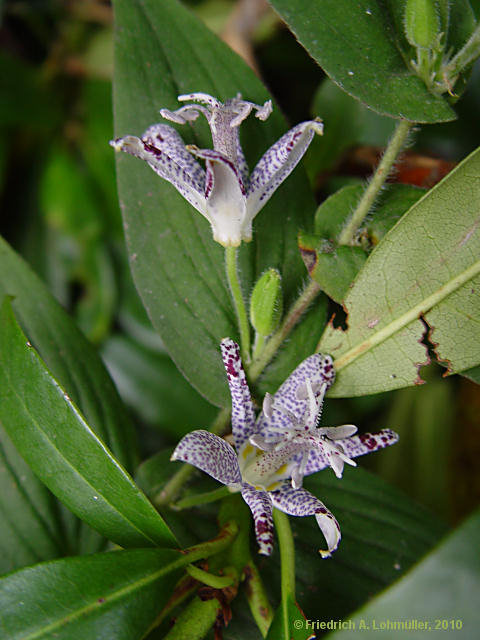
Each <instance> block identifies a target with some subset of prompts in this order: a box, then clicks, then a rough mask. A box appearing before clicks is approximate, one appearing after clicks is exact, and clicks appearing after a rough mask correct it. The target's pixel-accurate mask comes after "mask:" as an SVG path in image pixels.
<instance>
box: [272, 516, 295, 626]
mask: <svg viewBox="0 0 480 640" xmlns="http://www.w3.org/2000/svg"><path fill="white" fill-rule="evenodd" d="M273 520H274V522H275V531H276V532H277V537H278V546H279V550H280V584H281V588H282V609H283V626H284V629H285V631H286V634H285V635H286V637H287V634H288V637H289V627H290V622H289V617H288V601H289V600H292V599H293V600H295V544H294V542H293V535H292V529H291V527H290V522H289V520H288V516H287V515H285V514H284V513H283V512H282V511H279V510H278V509H274V510H273Z"/></svg>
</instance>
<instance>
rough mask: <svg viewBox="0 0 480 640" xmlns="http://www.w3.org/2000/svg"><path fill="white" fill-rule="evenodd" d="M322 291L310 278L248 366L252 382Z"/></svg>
mask: <svg viewBox="0 0 480 640" xmlns="http://www.w3.org/2000/svg"><path fill="white" fill-rule="evenodd" d="M320 291H321V289H320V286H319V285H318V284H317V283H316V282H314V281H313V280H310V282H309V283H308V285H307V286H306V287H305V289H304V290H303V293H302V294H301V295H300V296H299V298H298V299H297V300H296V301H295V303H294V305H293V306H292V307H291V309H290V311H289V312H288V313H287V315H286V317H285V319H284V321H283V322H282V324H281V325H280V328H279V329H278V330H277V331H276V332H275V333H274V334H273V335H272V336H271V337H270V338H269V339H268V342H267V343H266V344H265V346H264V347H263V349H262V351H261V353H260V355H259V356H258V358H256V359H255V360H254V361H253V362H252V364H251V366H250V367H249V368H248V374H249V379H250V380H251V381H252V382H254V381H255V380H256V379H257V378H258V377H259V375H260V374H261V373H262V371H263V370H264V369H265V367H266V366H267V364H268V363H269V362H270V360H271V359H272V358H273V356H274V355H275V354H276V352H277V351H278V349H279V347H280V346H281V344H282V342H283V341H284V340H285V338H286V337H287V336H288V335H289V334H290V332H291V331H292V329H293V328H294V326H295V325H296V324H297V322H298V321H299V320H300V318H301V317H302V315H303V314H304V313H305V311H306V310H307V309H308V307H309V306H310V304H311V303H312V302H313V300H314V299H315V298H316V297H317V295H318V294H319V293H320Z"/></svg>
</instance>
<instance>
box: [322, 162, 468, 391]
mask: <svg viewBox="0 0 480 640" xmlns="http://www.w3.org/2000/svg"><path fill="white" fill-rule="evenodd" d="M479 198H480V151H479V150H477V151H475V152H474V153H472V154H471V155H470V156H469V157H468V158H466V159H465V160H464V161H463V162H462V163H461V164H460V165H458V166H457V167H456V168H455V169H454V170H453V171H452V172H451V173H450V174H449V175H448V176H447V177H446V178H444V180H442V181H441V182H440V183H438V185H436V186H435V187H434V188H433V189H432V190H431V191H429V192H428V193H427V194H426V195H425V196H424V197H423V198H421V200H419V201H418V203H417V204H415V205H414V206H413V207H412V208H411V209H410V210H409V211H408V212H407V214H405V216H403V218H402V219H401V221H400V222H399V223H398V224H397V225H396V226H395V227H394V228H393V229H392V230H391V231H390V232H389V233H388V234H387V235H386V236H385V237H384V239H383V240H382V242H381V243H380V244H379V245H378V247H377V248H376V249H375V251H374V252H373V253H372V255H371V256H370V258H369V259H368V261H367V262H366V264H365V266H364V267H363V269H362V271H361V272H360V274H359V275H358V277H357V279H356V281H355V284H354V286H353V288H352V289H351V290H350V293H349V294H348V296H347V297H346V299H345V307H346V309H347V311H348V318H347V323H348V329H347V330H346V331H342V330H340V329H334V328H333V327H332V326H331V325H330V326H329V327H328V328H327V330H326V331H325V333H324V335H323V336H322V339H321V341H320V344H319V349H320V350H321V351H322V352H325V353H331V354H332V355H333V356H334V358H335V360H336V364H337V368H338V377H337V380H336V382H335V385H334V386H333V387H332V389H331V391H330V392H331V395H332V396H337V397H342V396H352V395H364V394H369V393H375V392H378V391H387V390H389V389H395V388H399V387H405V386H409V385H412V384H415V383H418V382H419V377H418V368H419V366H420V365H421V364H422V363H424V362H425V361H426V359H427V353H426V348H425V347H424V346H423V345H422V344H421V340H422V337H423V335H424V331H425V327H424V324H423V323H422V321H421V319H420V318H423V319H424V321H425V322H426V323H427V324H428V326H429V327H430V334H429V337H430V340H431V341H432V343H433V344H434V345H435V352H436V354H437V357H438V358H439V360H441V361H442V362H448V365H449V372H452V373H455V372H458V371H463V370H464V369H469V368H471V367H473V366H476V365H477V364H478V363H479V361H480V324H479V323H478V315H479V311H480V308H479V306H480V297H479V296H478V292H477V289H478V286H480V275H479V274H480V260H479V259H478V256H479V251H480V218H479V214H478V206H477V203H478V200H479Z"/></svg>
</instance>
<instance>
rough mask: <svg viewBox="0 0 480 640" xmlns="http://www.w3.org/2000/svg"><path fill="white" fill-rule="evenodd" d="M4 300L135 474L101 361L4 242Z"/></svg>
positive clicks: (128, 437)
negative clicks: (10, 303) (9, 303)
mask: <svg viewBox="0 0 480 640" xmlns="http://www.w3.org/2000/svg"><path fill="white" fill-rule="evenodd" d="M5 295H8V296H11V297H12V298H13V303H12V304H13V308H14V310H15V315H16V317H17V318H18V321H19V323H20V325H21V326H22V328H23V330H24V332H25V333H26V334H27V335H28V337H29V340H30V342H31V343H32V344H33V345H34V347H35V349H36V350H37V351H38V352H39V354H40V357H41V358H42V360H44V362H45V363H46V365H47V367H48V368H49V369H50V371H51V372H52V375H53V377H54V378H55V379H56V380H58V382H59V383H60V385H61V386H62V387H63V388H64V389H65V391H66V392H67V393H68V395H69V396H70V397H71V398H72V400H73V402H74V403H75V404H76V405H77V406H78V407H79V409H80V410H81V411H82V413H83V415H84V416H85V418H86V420H87V422H88V424H89V425H90V427H91V428H92V429H93V430H94V431H95V433H96V434H97V435H98V436H99V438H101V439H102V440H103V441H104V442H105V444H106V445H107V446H108V447H109V448H110V449H111V450H112V452H113V454H114V455H115V457H116V458H117V459H118V460H119V462H120V463H121V464H122V465H124V466H125V467H126V468H127V470H129V471H132V470H133V468H134V467H135V465H136V460H137V454H136V444H135V441H134V436H133V429H132V425H131V423H130V420H129V418H128V414H127V412H126V410H125V407H124V406H123V404H122V402H121V400H120V398H119V396H118V393H117V391H116V389H115V387H114V385H113V383H112V381H111V379H110V377H109V375H108V374H107V372H106V369H105V367H104V365H103V363H102V361H101V360H100V358H99V357H98V354H97V353H96V351H95V350H94V348H93V347H92V345H91V344H90V343H89V342H88V341H87V340H86V339H85V337H84V336H83V335H82V334H81V333H80V331H79V330H78V329H77V327H76V326H75V324H74V323H73V321H72V319H71V318H70V317H69V316H68V315H67V314H66V313H65V311H64V310H63V309H62V308H61V307H60V305H59V304H58V303H57V302H56V300H54V298H53V297H52V296H51V294H50V293H49V292H48V290H47V288H46V287H45V285H44V284H43V283H42V282H41V281H40V279H39V278H38V277H37V276H36V275H35V274H34V273H33V272H32V271H31V269H30V268H29V267H28V265H27V264H26V263H25V262H24V261H23V260H22V258H20V256H18V255H17V254H16V253H15V252H14V251H13V249H12V248H11V247H10V246H9V245H8V244H7V243H6V242H5V240H3V239H2V238H0V300H1V299H3V297H4V296H5ZM53 328H54V329H53Z"/></svg>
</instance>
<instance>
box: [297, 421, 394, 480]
mask: <svg viewBox="0 0 480 640" xmlns="http://www.w3.org/2000/svg"><path fill="white" fill-rule="evenodd" d="M334 442H335V444H336V445H337V444H340V445H341V446H342V448H343V450H344V451H345V455H346V456H348V457H349V458H358V456H363V455H365V454H366V453H372V452H373V451H377V450H378V449H384V448H385V447H389V446H390V445H392V444H395V443H396V442H398V434H396V433H395V431H392V430H391V429H382V430H381V431H379V432H378V433H362V434H361V435H359V436H351V437H350V438H345V439H344V440H335V441H334ZM328 466H330V463H329V461H328V459H327V456H326V454H325V452H324V451H322V450H321V449H311V451H310V453H309V454H308V462H307V466H306V468H305V475H306V476H308V475H310V474H311V473H316V472H317V471H321V470H322V469H325V468H326V467H328Z"/></svg>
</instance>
